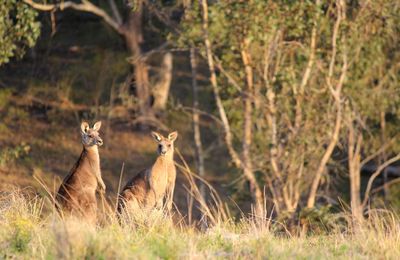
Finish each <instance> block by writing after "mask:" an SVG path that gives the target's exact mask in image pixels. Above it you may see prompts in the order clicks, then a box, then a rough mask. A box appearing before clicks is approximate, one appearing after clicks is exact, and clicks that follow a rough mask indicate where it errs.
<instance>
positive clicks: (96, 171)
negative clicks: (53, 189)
mask: <svg viewBox="0 0 400 260" xmlns="http://www.w3.org/2000/svg"><path fill="white" fill-rule="evenodd" d="M100 140H101V139H100ZM98 185H100V188H101V190H102V191H103V192H104V191H105V184H104V182H103V180H102V178H101V171H100V157H99V152H98V146H97V145H91V146H85V145H84V146H83V151H82V153H81V155H80V157H79V159H78V161H77V162H76V163H75V165H74V167H73V168H72V169H71V171H70V173H69V174H68V176H67V177H66V178H65V179H64V181H63V183H62V184H61V186H60V188H59V190H58V192H57V195H56V206H57V208H58V210H59V211H60V212H61V211H62V212H63V213H65V214H67V215H72V216H76V217H83V218H84V219H85V220H87V221H89V222H91V223H94V222H95V221H96V217H97V200H96V190H97V188H98Z"/></svg>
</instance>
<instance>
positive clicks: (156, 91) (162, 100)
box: [151, 52, 172, 112]
mask: <svg viewBox="0 0 400 260" xmlns="http://www.w3.org/2000/svg"><path fill="white" fill-rule="evenodd" d="M159 75H160V76H159V80H158V82H157V83H156V85H155V86H154V88H153V90H152V91H151V92H152V94H153V98H154V102H153V107H152V108H153V110H154V111H156V112H160V111H163V110H165V108H166V106H167V101H168V95H169V89H170V86H171V81H172V54H171V53H170V52H168V53H166V54H165V55H164V57H163V62H162V65H161V69H160V72H159Z"/></svg>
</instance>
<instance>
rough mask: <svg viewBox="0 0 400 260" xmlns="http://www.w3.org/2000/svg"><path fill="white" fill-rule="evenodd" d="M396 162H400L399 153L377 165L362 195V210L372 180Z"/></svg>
mask: <svg viewBox="0 0 400 260" xmlns="http://www.w3.org/2000/svg"><path fill="white" fill-rule="evenodd" d="M398 160H400V153H399V154H397V155H396V156H395V157H392V158H391V159H390V160H387V161H386V162H384V163H383V164H381V165H379V167H378V169H377V170H376V171H375V172H374V174H372V176H371V177H370V178H369V180H368V184H367V188H366V190H365V194H364V200H363V203H362V206H363V208H364V207H365V206H366V205H367V202H368V199H369V194H370V191H371V188H372V184H373V182H374V180H375V179H376V178H377V177H378V176H379V174H381V173H382V171H383V170H384V169H385V168H386V167H388V166H389V165H391V164H392V163H394V162H397V161H398Z"/></svg>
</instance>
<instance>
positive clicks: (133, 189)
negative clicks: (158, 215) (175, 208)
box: [118, 131, 178, 214]
mask: <svg viewBox="0 0 400 260" xmlns="http://www.w3.org/2000/svg"><path fill="white" fill-rule="evenodd" d="M151 134H152V136H153V137H154V139H155V140H156V142H157V143H158V147H157V152H158V157H157V159H156V161H155V162H154V164H153V166H152V167H151V168H148V169H145V170H142V171H141V172H139V173H138V174H137V175H136V176H135V177H134V178H133V179H131V180H130V181H129V182H128V183H127V184H126V185H125V187H124V188H123V189H122V192H121V193H120V195H119V201H118V213H120V214H121V213H122V211H123V209H124V208H126V209H129V210H132V209H152V208H162V207H163V206H164V205H165V204H166V208H167V209H168V211H170V210H171V209H172V203H173V195H174V189H175V179H176V168H175V164H174V142H175V140H176V138H177V137H178V132H176V131H175V132H172V133H170V134H169V135H168V138H165V137H164V136H162V135H161V134H159V133H157V132H152V133H151ZM164 199H165V204H164Z"/></svg>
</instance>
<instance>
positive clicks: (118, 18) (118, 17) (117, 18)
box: [108, 0, 122, 24]
mask: <svg viewBox="0 0 400 260" xmlns="http://www.w3.org/2000/svg"><path fill="white" fill-rule="evenodd" d="M108 4H109V5H110V8H111V11H112V13H113V16H114V19H115V21H116V22H117V23H119V24H122V16H121V14H120V12H119V10H118V7H117V5H116V4H115V1H114V0H108Z"/></svg>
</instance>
